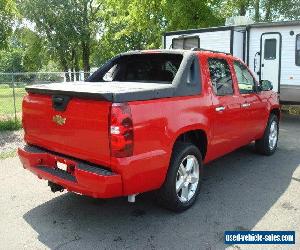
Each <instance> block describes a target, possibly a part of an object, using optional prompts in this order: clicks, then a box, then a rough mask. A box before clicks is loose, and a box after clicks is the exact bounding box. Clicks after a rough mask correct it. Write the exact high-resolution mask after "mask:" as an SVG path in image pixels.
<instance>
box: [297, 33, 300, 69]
mask: <svg viewBox="0 0 300 250" xmlns="http://www.w3.org/2000/svg"><path fill="white" fill-rule="evenodd" d="M296 65H297V66H300V34H298V35H297V36H296Z"/></svg>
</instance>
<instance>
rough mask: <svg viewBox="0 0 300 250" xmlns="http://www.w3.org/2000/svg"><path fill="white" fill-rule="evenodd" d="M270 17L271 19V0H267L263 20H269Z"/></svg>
mask: <svg viewBox="0 0 300 250" xmlns="http://www.w3.org/2000/svg"><path fill="white" fill-rule="evenodd" d="M270 19H271V1H267V2H266V15H265V21H270Z"/></svg>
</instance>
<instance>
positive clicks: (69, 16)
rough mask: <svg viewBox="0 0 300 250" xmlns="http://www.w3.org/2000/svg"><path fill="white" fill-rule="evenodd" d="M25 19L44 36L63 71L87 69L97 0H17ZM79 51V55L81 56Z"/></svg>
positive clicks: (97, 21) (97, 11)
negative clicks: (80, 66) (81, 67)
mask: <svg viewBox="0 0 300 250" xmlns="http://www.w3.org/2000/svg"><path fill="white" fill-rule="evenodd" d="M18 3H19V5H20V8H21V12H22V14H23V15H24V17H25V18H27V19H29V20H30V21H31V22H32V23H34V24H35V25H36V30H37V31H38V32H39V33H40V34H41V36H44V37H45V39H46V41H47V42H48V47H49V49H50V51H52V54H53V55H56V56H57V59H58V61H59V62H60V65H61V67H62V70H64V71H68V69H75V70H76V71H78V70H79V64H80V58H81V62H82V64H83V68H84V71H85V72H88V71H89V70H90V54H91V46H92V43H93V39H94V37H95V35H96V32H97V27H98V25H100V24H101V23H100V19H99V14H98V13H99V11H100V8H101V5H100V4H99V3H98V2H97V1H96V0H66V1H61V0H22V1H21V0H18ZM80 54H81V55H80Z"/></svg>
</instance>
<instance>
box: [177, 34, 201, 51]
mask: <svg viewBox="0 0 300 250" xmlns="http://www.w3.org/2000/svg"><path fill="white" fill-rule="evenodd" d="M193 48H200V38H199V36H182V37H177V38H173V40H172V49H187V50H190V49H193Z"/></svg>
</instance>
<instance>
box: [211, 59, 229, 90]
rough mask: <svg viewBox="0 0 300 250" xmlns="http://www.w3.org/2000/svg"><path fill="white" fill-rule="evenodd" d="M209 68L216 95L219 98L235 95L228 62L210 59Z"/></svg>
mask: <svg viewBox="0 0 300 250" xmlns="http://www.w3.org/2000/svg"><path fill="white" fill-rule="evenodd" d="M208 66H209V72H210V79H211V83H212V87H213V89H214V92H215V94H216V95H218V96H225V95H233V85H232V76H231V72H230V68H229V65H228V63H227V61H226V60H224V59H218V58H209V59H208Z"/></svg>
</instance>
